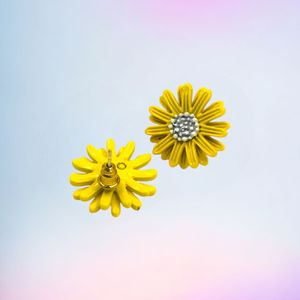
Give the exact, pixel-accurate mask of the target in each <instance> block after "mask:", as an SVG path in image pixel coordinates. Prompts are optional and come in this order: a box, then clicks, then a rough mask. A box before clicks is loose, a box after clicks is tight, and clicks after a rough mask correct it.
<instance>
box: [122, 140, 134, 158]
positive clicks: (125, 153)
mask: <svg viewBox="0 0 300 300" xmlns="http://www.w3.org/2000/svg"><path fill="white" fill-rule="evenodd" d="M134 149H135V143H134V142H132V141H131V142H129V143H128V144H127V145H126V146H125V147H122V148H121V149H120V151H119V154H118V156H121V157H123V158H124V159H125V160H129V159H130V157H131V156H132V154H133V153H134Z"/></svg>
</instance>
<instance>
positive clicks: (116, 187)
mask: <svg viewBox="0 0 300 300" xmlns="http://www.w3.org/2000/svg"><path fill="white" fill-rule="evenodd" d="M134 149H135V144H134V142H129V143H128V144H127V145H126V146H125V147H122V148H121V149H120V151H119V152H118V153H116V149H115V143H114V141H113V139H108V140H107V142H106V149H103V148H100V149H96V148H95V147H94V146H92V145H89V146H87V153H88V155H89V157H90V159H88V158H86V157H81V158H78V159H74V160H73V162H72V163H73V166H74V167H75V168H76V169H77V170H79V171H81V172H82V173H73V174H72V175H71V177H70V183H71V184H72V185H74V186H84V187H83V188H80V189H78V190H76V191H75V192H74V193H73V197H74V199H76V200H82V201H89V200H92V201H91V203H90V206H89V210H90V212H91V213H95V212H97V211H99V210H100V209H102V210H106V209H108V208H109V207H111V214H112V215H113V216H114V217H118V216H119V215H120V212H121V204H122V206H123V207H125V208H130V207H131V208H133V209H135V210H139V209H140V207H141V206H142V202H141V200H140V199H139V198H138V197H137V196H136V194H137V195H139V196H152V195H154V194H155V191H156V189H155V187H154V186H151V185H148V184H143V183H140V182H138V181H149V180H153V179H155V178H156V175H157V171H156V170H154V169H149V170H141V168H142V167H144V166H145V165H147V164H148V163H149V162H150V160H151V154H143V155H140V156H138V157H136V158H135V159H133V160H130V158H131V156H132V154H133V152H134Z"/></svg>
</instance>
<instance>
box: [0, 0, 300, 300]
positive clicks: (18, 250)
mask: <svg viewBox="0 0 300 300" xmlns="http://www.w3.org/2000/svg"><path fill="white" fill-rule="evenodd" d="M249 2H250V1H247V2H246V1H245V2H243V1H234V0H230V1H183V0H182V1H179V0H176V1H170V0H169V1H158V0H155V1H145V0H141V1H137V0H136V1H129V0H124V1H121V0H119V1H96V0H88V1H78V0H75V1H69V0H61V1H58V0H54V1H34V0H28V1H21V0H19V1H16V0H10V1H8V0H7V1H5V0H4V1H3V0H2V1H0V34H1V39H0V63H1V65H0V108H1V119H0V124H1V127H0V130H1V135H0V139H1V148H0V154H1V167H2V171H1V180H0V182H1V211H0V216H1V237H0V243H1V247H0V254H1V255H0V299H1V300H2V299H3V300H19V299H22V300H40V299H43V300H48V299H49V300H50V299H51V300H53V299H55V300H69V299H70V300H77V299H78V300H81V299H89V300H94V299H95V300H119V299H128V300H266V299H270V300H299V299H300V218H299V211H300V202H299V201H300V190H299V178H300V176H299V169H300V159H299V155H300V141H299V138H297V136H299V115H300V104H299V67H300V56H299V53H300V43H299V30H300V10H299V9H300V5H299V2H298V1H292V0H287V1H268V0H267V1H261V2H256V3H253V4H251V3H249ZM187 81H189V82H191V83H192V84H193V85H194V87H195V89H196V88H197V87H201V86H206V87H208V88H211V89H212V90H213V91H214V95H213V99H214V100H218V99H221V100H223V101H224V102H225V105H226V108H227V114H226V119H227V120H228V121H230V122H231V124H232V128H231V129H230V134H229V136H228V137H227V138H226V139H225V143H226V146H227V148H226V151H224V152H223V153H220V155H218V157H217V158H215V159H211V160H210V163H209V165H208V166H207V167H205V168H199V169H197V170H186V171H182V170H180V169H170V168H169V167H168V166H167V163H166V162H164V161H161V160H160V158H159V157H154V158H153V160H152V162H151V166H152V167H156V168H158V170H159V176H158V178H157V180H156V185H157V188H158V192H157V195H156V196H155V197H151V198H149V199H145V200H144V204H143V207H142V209H141V211H139V212H138V213H137V212H134V211H130V210H123V212H122V214H121V217H120V218H118V219H114V218H112V217H111V216H110V214H109V213H108V212H105V213H98V214H95V215H90V214H89V213H88V206H87V205H86V203H79V202H76V201H74V200H72V190H73V188H71V187H70V185H69V182H68V181H69V179H68V178H69V174H70V173H71V172H72V166H71V160H72V159H73V158H75V157H80V156H82V155H83V154H84V151H85V146H86V145H87V144H90V143H91V144H94V145H95V146H97V147H101V146H102V145H103V144H104V143H105V140H106V139H107V138H108V137H114V138H115V139H116V141H117V146H118V147H120V146H122V145H123V144H125V143H126V142H128V141H129V140H132V139H133V140H135V141H136V143H137V148H136V153H137V154H138V153H145V152H151V149H152V145H151V144H150V142H149V140H148V137H146V136H145V134H144V129H145V128H146V127H147V126H148V125H149V124H150V123H149V121H148V111H147V109H148V106H150V105H152V104H158V99H159V96H160V94H161V92H162V91H163V90H164V89H165V88H169V89H172V90H173V91H175V90H176V88H177V86H178V85H179V84H182V83H184V82H187Z"/></svg>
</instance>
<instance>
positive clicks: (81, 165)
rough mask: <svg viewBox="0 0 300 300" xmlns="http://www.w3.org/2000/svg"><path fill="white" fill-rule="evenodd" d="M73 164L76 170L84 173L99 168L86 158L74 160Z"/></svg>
mask: <svg viewBox="0 0 300 300" xmlns="http://www.w3.org/2000/svg"><path fill="white" fill-rule="evenodd" d="M72 164H73V166H74V168H76V169H77V170H79V171H82V172H92V171H93V170H95V169H96V168H97V164H95V163H93V162H92V161H90V160H89V159H87V158H86V157H81V158H76V159H73V161H72Z"/></svg>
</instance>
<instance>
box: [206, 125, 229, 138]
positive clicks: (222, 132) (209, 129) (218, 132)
mask: <svg viewBox="0 0 300 300" xmlns="http://www.w3.org/2000/svg"><path fill="white" fill-rule="evenodd" d="M200 131H201V134H203V135H208V136H217V137H225V136H226V135H227V131H226V129H223V128H218V127H215V126H210V125H205V124H202V125H201V129H200Z"/></svg>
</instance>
